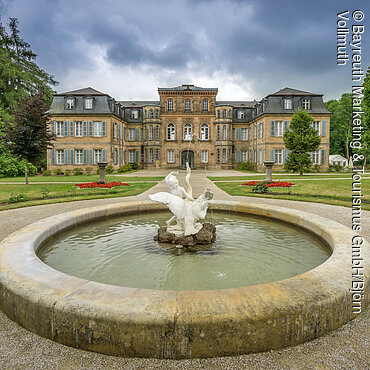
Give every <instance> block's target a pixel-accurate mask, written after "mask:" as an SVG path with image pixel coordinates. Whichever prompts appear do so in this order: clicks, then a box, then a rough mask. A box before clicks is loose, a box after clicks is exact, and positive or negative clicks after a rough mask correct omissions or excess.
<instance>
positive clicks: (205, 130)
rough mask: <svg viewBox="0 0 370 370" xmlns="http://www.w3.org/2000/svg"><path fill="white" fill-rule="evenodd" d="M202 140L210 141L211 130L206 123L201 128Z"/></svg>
mask: <svg viewBox="0 0 370 370" xmlns="http://www.w3.org/2000/svg"><path fill="white" fill-rule="evenodd" d="M200 139H201V140H208V139H209V128H208V125H207V124H206V123H202V125H201V126H200Z"/></svg>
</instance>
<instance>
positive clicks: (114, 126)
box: [113, 123, 118, 137]
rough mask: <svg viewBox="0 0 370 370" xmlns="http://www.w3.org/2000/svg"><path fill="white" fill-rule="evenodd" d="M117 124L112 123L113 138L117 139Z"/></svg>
mask: <svg viewBox="0 0 370 370" xmlns="http://www.w3.org/2000/svg"><path fill="white" fill-rule="evenodd" d="M117 136H118V135H117V123H113V137H117Z"/></svg>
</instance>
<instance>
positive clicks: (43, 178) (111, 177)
mask: <svg viewBox="0 0 370 370" xmlns="http://www.w3.org/2000/svg"><path fill="white" fill-rule="evenodd" d="M163 179H164V176H126V175H125V174H117V175H106V180H107V181H122V182H132V181H161V180H163ZM28 180H29V182H30V183H37V182H73V183H76V184H77V183H80V182H95V181H98V180H99V175H80V176H32V177H29V178H28ZM2 182H23V183H24V182H25V179H24V177H4V178H1V179H0V183H2Z"/></svg>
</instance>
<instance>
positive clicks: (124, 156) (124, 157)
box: [123, 151, 127, 163]
mask: <svg viewBox="0 0 370 370" xmlns="http://www.w3.org/2000/svg"><path fill="white" fill-rule="evenodd" d="M123 161H124V163H127V161H126V151H124V152H123Z"/></svg>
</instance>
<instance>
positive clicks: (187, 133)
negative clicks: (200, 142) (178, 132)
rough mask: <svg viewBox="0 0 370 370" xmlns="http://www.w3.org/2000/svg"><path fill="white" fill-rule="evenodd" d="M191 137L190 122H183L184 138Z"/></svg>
mask: <svg viewBox="0 0 370 370" xmlns="http://www.w3.org/2000/svg"><path fill="white" fill-rule="evenodd" d="M191 137H192V127H191V124H190V123H185V125H184V140H191Z"/></svg>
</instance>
